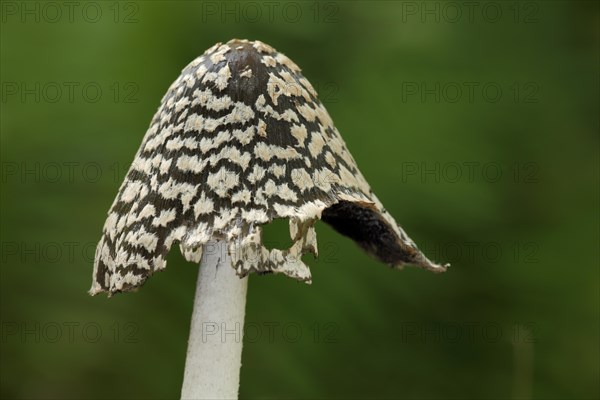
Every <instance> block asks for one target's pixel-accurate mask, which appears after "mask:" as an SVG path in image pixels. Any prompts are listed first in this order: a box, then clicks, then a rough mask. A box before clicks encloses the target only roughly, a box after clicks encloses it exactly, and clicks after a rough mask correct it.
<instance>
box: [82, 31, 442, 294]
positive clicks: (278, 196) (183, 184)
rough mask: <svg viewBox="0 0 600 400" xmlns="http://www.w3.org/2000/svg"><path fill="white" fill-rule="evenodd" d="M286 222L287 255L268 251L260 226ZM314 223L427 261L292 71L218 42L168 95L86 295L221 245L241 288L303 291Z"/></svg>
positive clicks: (401, 256)
mask: <svg viewBox="0 0 600 400" xmlns="http://www.w3.org/2000/svg"><path fill="white" fill-rule="evenodd" d="M276 218H287V219H288V220H289V224H290V236H291V238H292V240H293V245H292V246H291V247H290V248H289V249H285V250H279V249H272V250H268V249H266V248H265V247H264V246H263V244H262V241H261V226H262V225H263V224H266V223H269V222H271V221H273V220H274V219H276ZM318 219H322V220H323V221H325V222H327V223H328V224H330V225H331V226H332V227H333V228H334V229H335V230H337V231H338V232H340V233H341V234H343V235H346V236H348V237H350V238H351V239H353V240H354V241H355V242H356V243H358V244H359V245H360V246H361V247H362V248H363V249H364V250H366V251H367V252H368V253H370V254H371V255H373V256H374V257H376V258H377V259H379V260H380V261H382V262H384V263H386V264H388V265H390V266H394V267H401V266H403V265H405V264H414V265H417V266H420V267H423V268H426V269H428V270H431V271H436V272H437V271H444V270H445V268H446V266H441V265H436V264H434V263H432V262H431V261H429V260H428V259H427V258H426V257H425V256H424V255H423V254H422V253H421V252H420V251H419V250H418V248H417V246H416V245H415V243H414V242H413V241H412V240H411V239H410V238H409V237H408V235H407V234H406V233H405V232H404V231H403V230H402V228H401V227H400V226H398V224H397V223H396V222H395V221H394V219H393V218H392V216H391V215H390V214H389V213H388V212H387V211H386V210H385V209H384V207H383V206H382V204H381V202H380V201H379V200H378V199H377V197H375V195H374V194H373V191H372V190H371V189H370V187H369V185H368V184H367V182H366V180H365V178H364V177H363V175H362V174H361V173H360V171H359V170H358V167H357V165H356V162H355V161H354V159H353V158H352V156H351V155H350V152H349V151H348V149H347V147H346V144H345V143H344V141H343V140H342V138H341V136H340V134H339V132H338V131H337V129H336V128H335V126H334V125H333V122H332V120H331V117H330V116H329V114H328V113H327V110H325V107H324V106H323V105H322V104H321V102H320V101H319V99H318V97H317V93H316V91H315V90H314V88H313V87H312V85H311V84H310V83H309V82H308V80H306V78H304V76H302V74H301V72H300V68H298V66H297V65H296V64H294V63H293V62H292V61H291V60H290V59H289V58H288V57H286V56H285V55H283V54H282V53H279V52H277V51H275V50H274V49H273V48H272V47H270V46H268V45H266V44H264V43H262V42H259V41H247V40H238V39H234V40H231V41H229V42H227V43H226V44H221V43H218V44H216V45H214V46H213V47H211V48H210V49H208V50H207V51H206V52H205V53H204V54H203V55H202V56H200V57H198V58H196V59H195V60H194V61H192V62H191V63H190V64H189V65H188V66H187V67H185V68H184V69H183V71H182V73H181V75H180V76H179V77H178V78H177V80H176V81H175V82H174V83H173V84H172V85H171V87H170V88H169V90H168V91H167V93H166V95H165V96H164V97H163V99H162V102H161V105H160V107H159V109H158V111H157V112H156V114H155V115H154V118H153V119H152V122H151V124H150V128H149V129H148V131H147V132H146V135H145V136H144V139H143V141H142V144H141V146H140V148H139V150H138V152H137V154H136V156H135V159H134V161H133V163H132V165H131V168H130V169H129V172H128V173H127V175H126V178H125V180H124V182H123V184H122V185H121V188H120V189H119V193H118V194H117V197H116V199H115V201H114V203H113V205H112V207H111V208H110V210H109V212H108V218H107V220H106V223H105V225H104V229H103V235H102V238H101V239H100V242H99V243H98V247H97V249H96V255H95V262H94V272H93V284H92V288H91V289H90V293H91V294H96V293H99V292H109V294H112V293H115V292H121V291H129V290H132V289H134V288H136V287H138V286H140V285H142V284H143V283H144V282H145V280H146V279H147V278H148V277H149V276H150V275H152V274H153V273H154V272H155V271H160V270H162V269H164V268H165V266H166V260H165V257H166V255H167V253H168V252H169V249H170V248H171V245H172V244H173V243H175V242H178V243H179V245H180V248H181V251H182V253H183V255H184V257H185V258H186V260H188V261H191V262H195V263H198V262H200V259H201V255H202V250H203V247H204V245H205V244H207V243H208V242H209V241H210V240H211V239H221V240H226V241H227V242H228V243H229V253H230V255H231V259H232V264H233V267H234V268H235V270H236V272H237V274H238V275H239V276H240V277H243V276H246V275H247V274H248V273H250V272H262V273H266V272H274V273H283V274H285V275H287V276H290V277H293V278H295V279H298V280H300V281H304V282H307V283H310V281H311V275H310V270H309V269H308V267H307V266H306V265H305V264H304V263H303V262H302V260H301V256H302V254H304V253H306V252H310V253H313V254H314V255H315V256H316V255H317V242H316V234H315V230H314V224H315V222H316V220H318Z"/></svg>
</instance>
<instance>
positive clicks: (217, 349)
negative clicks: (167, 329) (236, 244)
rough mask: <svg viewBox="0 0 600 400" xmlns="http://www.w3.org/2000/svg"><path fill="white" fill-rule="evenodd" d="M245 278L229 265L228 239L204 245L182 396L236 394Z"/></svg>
mask: <svg viewBox="0 0 600 400" xmlns="http://www.w3.org/2000/svg"><path fill="white" fill-rule="evenodd" d="M247 288H248V278H247V277H246V278H243V279H240V278H239V277H238V276H237V275H236V273H235V270H234V269H233V268H232V267H231V259H230V257H229V255H228V253H227V243H225V242H222V241H220V242H210V243H208V244H207V245H205V246H204V251H203V254H202V261H201V262H200V272H199V274H198V282H197V285H196V296H195V299H194V311H193V313H192V324H191V328H190V338H189V342H188V351H187V358H186V361H185V372H184V377H183V388H182V389H181V398H182V399H237V398H238V389H239V383H240V367H241V365H242V337H243V330H244V313H245V307H246V292H247Z"/></svg>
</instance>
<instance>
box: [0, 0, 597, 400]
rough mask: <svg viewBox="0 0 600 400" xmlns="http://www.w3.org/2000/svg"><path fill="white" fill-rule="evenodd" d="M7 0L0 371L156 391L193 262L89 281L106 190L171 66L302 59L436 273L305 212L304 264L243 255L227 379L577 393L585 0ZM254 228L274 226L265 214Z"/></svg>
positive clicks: (589, 65)
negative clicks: (227, 52)
mask: <svg viewBox="0 0 600 400" xmlns="http://www.w3.org/2000/svg"><path fill="white" fill-rule="evenodd" d="M467 3H468V2H457V3H450V5H448V4H447V3H444V2H361V1H354V2H327V3H317V2H291V3H285V2H278V1H275V2H252V3H222V2H193V1H175V2H161V1H156V2H155V1H147V2H120V3H117V2H78V3H76V4H75V5H72V4H71V5H69V2H60V1H59V2H52V3H50V5H48V4H47V3H45V2H14V1H3V2H2V3H1V6H2V26H1V41H0V43H1V46H2V48H1V58H2V64H1V67H2V68H1V81H2V103H1V106H2V113H1V135H2V143H1V144H2V151H1V156H2V181H1V188H2V190H1V207H2V208H1V209H2V224H1V234H2V237H1V242H2V260H1V261H2V269H1V312H2V314H1V316H2V334H1V345H2V351H1V361H0V366H1V394H2V397H3V398H27V399H41V398H61V399H68V398H73V399H75V398H76V399H91V398H94V399H96V398H102V399H110V398H115V399H116V398H119V399H122V398H138V399H159V398H161V399H162V398H178V396H179V394H180V388H181V383H182V377H183V367H184V362H185V352H186V346H187V337H188V333H189V332H188V331H189V321H190V316H191V311H192V299H193V296H194V290H195V283H196V282H195V280H196V276H197V272H198V267H197V266H196V265H192V264H189V263H186V262H185V261H184V260H183V258H182V256H181V255H180V254H179V251H178V249H175V248H174V249H173V250H172V252H171V254H170V255H169V267H168V269H167V270H166V271H165V272H163V273H160V274H158V275H156V276H154V277H153V278H152V279H150V280H149V281H148V282H147V284H146V285H145V287H144V288H143V289H142V290H141V291H139V292H138V293H134V294H126V295H117V296H115V297H113V298H111V299H107V298H106V297H104V296H97V297H94V298H92V297H89V296H88V295H87V293H86V291H87V290H88V288H89V287H90V284H91V271H92V258H93V252H94V247H95V244H96V242H97V240H98V239H99V237H100V232H101V229H102V225H103V223H104V220H105V217H106V212H107V210H108V208H109V207H110V205H111V203H112V201H113V199H114V197H115V195H116V192H117V190H118V187H119V185H120V183H121V181H122V179H123V176H124V175H125V172H126V170H127V168H128V164H129V163H130V162H131V161H132V159H133V155H134V154H135V152H136V150H137V148H138V146H139V144H140V142H141V139H142V136H143V134H144V133H145V131H146V129H147V126H148V124H149V122H150V119H151V117H152V115H153V114H154V112H155V111H156V109H157V107H158V104H159V101H160V99H161V97H162V95H163V94H164V93H165V91H166V89H167V88H168V87H169V85H170V84H171V82H172V81H173V80H175V78H176V77H177V76H178V74H179V72H180V71H181V69H182V68H183V67H184V66H185V65H187V63H188V62H190V61H191V60H192V59H194V58H195V57H197V56H198V55H200V54H201V53H203V52H204V50H205V49H207V48H209V47H210V46H212V45H213V44H214V43H216V42H219V41H222V42H224V41H227V40H229V39H231V38H234V37H237V38H248V39H259V40H261V41H264V42H266V43H268V44H271V45H272V46H274V47H275V48H277V49H278V50H280V51H281V52H283V53H285V54H286V55H288V56H289V57H290V58H291V59H292V60H294V61H295V62H296V63H297V64H298V65H300V67H301V68H302V69H303V71H304V74H305V76H306V77H307V78H308V79H309V80H310V81H311V82H312V83H313V85H314V86H315V88H316V89H317V90H318V91H319V92H320V95H321V98H322V100H323V102H324V104H325V105H326V107H327V109H328V110H329V113H330V114H331V116H332V118H333V120H334V121H335V123H336V126H337V127H338V129H339V131H340V132H341V133H342V135H343V137H344V139H345V140H346V142H347V144H348V147H349V148H350V150H351V151H352V153H353V155H354V157H355V159H356V160H357V162H358V164H359V166H360V168H361V170H362V172H363V174H364V175H365V176H366V178H367V180H368V181H369V182H370V184H371V185H372V187H373V189H374V191H375V193H377V195H378V196H379V198H380V199H381V200H382V202H383V203H384V204H385V205H386V207H387V208H388V209H389V210H390V212H391V213H392V215H394V216H395V218H396V219H397V220H398V222H399V223H400V224H401V225H402V226H403V227H404V228H405V230H407V232H408V233H409V234H410V235H411V236H412V238H413V239H414V240H415V241H416V242H417V243H418V244H419V245H420V247H421V248H422V249H423V250H424V252H425V253H426V254H427V255H428V256H429V257H430V258H432V259H434V260H436V261H440V262H451V263H452V264H453V267H452V268H451V269H450V270H449V271H448V272H447V273H445V274H442V275H433V274H431V273H429V272H426V271H423V270H418V269H413V268H409V269H405V270H404V271H394V270H391V269H389V268H387V267H386V266H383V265H380V264H378V263H377V262H376V261H375V260H373V259H371V258H369V257H368V256H367V255H365V254H364V253H363V252H361V251H360V250H359V249H358V248H357V247H356V246H355V245H354V244H353V243H352V242H351V241H350V240H348V239H346V238H344V237H341V236H339V235H338V234H336V233H335V232H334V231H333V230H332V229H330V228H329V227H328V226H326V225H325V224H324V223H321V224H319V226H318V228H317V229H318V235H319V246H320V250H321V257H320V258H319V259H318V260H312V259H311V258H310V257H308V258H307V260H308V261H307V262H308V263H309V265H310V266H311V269H312V273H313V284H312V286H307V285H303V284H299V283H296V282H294V281H292V280H291V279H286V278H284V277H282V276H262V277H259V276H251V278H250V282H249V292H248V304H247V314H246V321H247V330H248V332H247V338H246V341H245V345H244V353H243V366H242V371H241V389H240V396H241V397H243V398H315V399H316V398H319V399H320V398H338V399H341V398H354V399H367V398H368V399H373V398H410V399H432V398H439V399H445V398H461V399H462V398H470V399H505V398H539V399H555V398H556V399H558V398H561V399H592V398H598V397H599V359H600V354H599V304H600V300H599V269H598V268H599V247H598V243H599V216H598V208H599V207H598V205H599V190H598V181H599V176H598V175H599V157H598V155H599V152H598V149H599V143H598V137H599V136H598V131H599V122H598V109H599V104H598V103H599V102H598V93H599V76H598V74H599V72H598V71H599V54H598V48H599V40H598V37H599V28H598V26H599V21H600V19H599V17H600V14H599V11H598V3H597V2H591V1H590V2H572V1H548V2H523V3H519V2H495V3H489V2H471V3H468V4H467ZM270 228H272V229H269V230H268V232H267V238H266V239H267V241H269V242H270V243H271V244H272V245H273V246H278V245H279V244H280V243H282V242H285V241H287V240H284V239H282V238H283V237H286V236H285V235H286V233H285V231H286V229H285V228H284V227H282V226H281V225H278V224H276V225H275V226H273V227H270Z"/></svg>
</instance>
